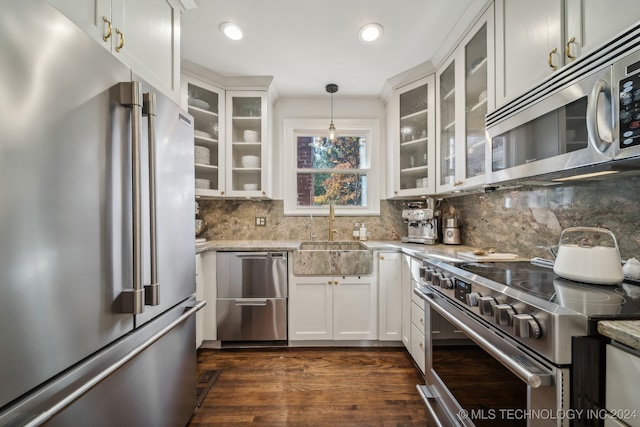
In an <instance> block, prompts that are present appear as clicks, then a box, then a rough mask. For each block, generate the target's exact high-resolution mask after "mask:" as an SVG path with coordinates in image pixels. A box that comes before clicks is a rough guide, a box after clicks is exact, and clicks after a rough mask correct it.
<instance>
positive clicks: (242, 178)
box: [226, 91, 269, 197]
mask: <svg viewBox="0 0 640 427" xmlns="http://www.w3.org/2000/svg"><path fill="white" fill-rule="evenodd" d="M267 113H268V111H267V92H266V91H227V127H226V128H227V176H226V179H227V195H228V196H231V197H237V196H240V197H269V191H268V188H269V185H268V175H267V168H268V165H269V159H268V154H269V151H268V148H269V145H268V144H269V143H268V141H269V134H268V132H269V127H268V121H267Z"/></svg>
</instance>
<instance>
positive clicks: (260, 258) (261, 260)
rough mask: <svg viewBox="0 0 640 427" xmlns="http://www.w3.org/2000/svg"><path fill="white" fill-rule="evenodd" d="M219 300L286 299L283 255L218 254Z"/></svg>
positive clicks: (269, 253)
mask: <svg viewBox="0 0 640 427" xmlns="http://www.w3.org/2000/svg"><path fill="white" fill-rule="evenodd" d="M217 263H218V265H219V266H224V268H218V271H217V286H218V295H217V296H218V298H219V299H223V298H285V297H287V253H286V252H218V254H217Z"/></svg>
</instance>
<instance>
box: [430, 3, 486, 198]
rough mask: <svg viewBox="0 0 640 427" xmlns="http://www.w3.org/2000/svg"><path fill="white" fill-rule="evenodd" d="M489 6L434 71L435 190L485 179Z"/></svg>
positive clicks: (480, 183) (443, 189)
mask: <svg viewBox="0 0 640 427" xmlns="http://www.w3.org/2000/svg"><path fill="white" fill-rule="evenodd" d="M493 31H494V20H493V7H489V8H488V9H487V10H486V11H485V13H484V14H483V15H482V17H481V18H480V19H479V20H478V22H477V23H476V24H475V25H474V27H473V28H472V29H471V31H469V33H468V34H467V35H466V37H465V38H464V39H463V40H462V42H461V43H460V44H459V45H458V47H457V48H456V50H455V51H454V52H453V54H452V55H451V56H450V57H449V59H448V60H447V61H445V62H444V64H443V65H442V66H441V67H440V69H439V71H438V72H437V73H436V98H437V108H438V109H437V112H436V116H437V117H438V120H437V131H436V132H437V136H438V142H437V144H436V158H437V159H438V162H437V172H436V191H437V192H438V193H444V192H451V191H455V190H459V189H464V188H469V187H474V186H479V185H482V184H484V182H485V172H486V167H487V155H486V153H487V142H486V137H485V115H486V114H487V112H488V111H490V110H492V109H493V108H494V106H495V105H494V104H495V103H494V91H495V89H494V85H493V82H494V67H493V64H494V62H493V58H494V51H493V43H492V41H493Z"/></svg>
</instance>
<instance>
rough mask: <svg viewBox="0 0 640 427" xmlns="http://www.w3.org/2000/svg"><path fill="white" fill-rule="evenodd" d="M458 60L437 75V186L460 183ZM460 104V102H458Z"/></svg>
mask: <svg viewBox="0 0 640 427" xmlns="http://www.w3.org/2000/svg"><path fill="white" fill-rule="evenodd" d="M455 65H456V60H455V58H452V59H451V60H450V61H449V62H448V64H447V65H446V67H445V68H444V70H443V71H442V72H440V73H438V75H437V81H438V107H439V108H438V112H439V114H438V117H439V119H438V146H437V148H438V150H437V153H438V174H437V178H436V179H437V187H438V188H442V187H451V186H453V185H459V184H458V182H457V181H456V73H455V72H456V67H455ZM458 105H460V104H458Z"/></svg>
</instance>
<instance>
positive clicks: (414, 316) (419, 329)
mask: <svg viewBox="0 0 640 427" xmlns="http://www.w3.org/2000/svg"><path fill="white" fill-rule="evenodd" d="M424 325H425V321H424V301H420V302H419V303H417V302H416V301H411V348H410V350H409V352H410V353H411V357H413V360H415V362H416V364H417V365H418V367H419V368H420V370H421V371H422V372H423V373H424V365H425V354H424V346H425V339H424V332H425V331H424Z"/></svg>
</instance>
